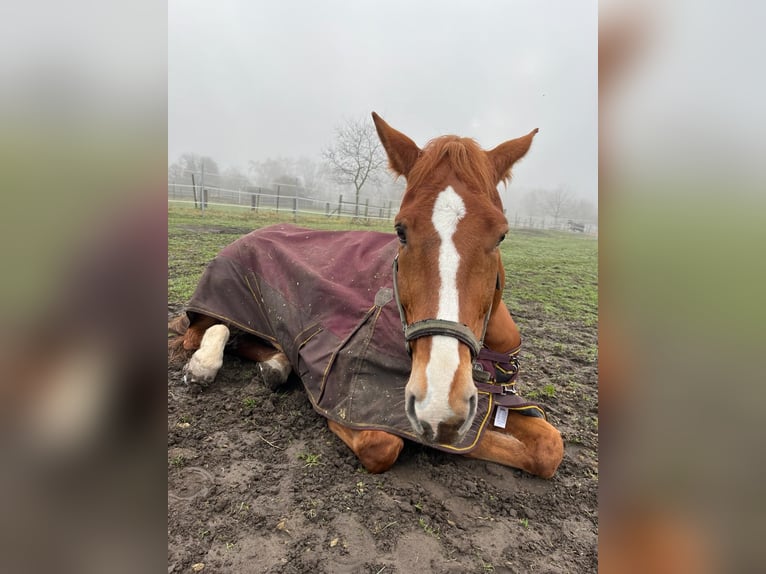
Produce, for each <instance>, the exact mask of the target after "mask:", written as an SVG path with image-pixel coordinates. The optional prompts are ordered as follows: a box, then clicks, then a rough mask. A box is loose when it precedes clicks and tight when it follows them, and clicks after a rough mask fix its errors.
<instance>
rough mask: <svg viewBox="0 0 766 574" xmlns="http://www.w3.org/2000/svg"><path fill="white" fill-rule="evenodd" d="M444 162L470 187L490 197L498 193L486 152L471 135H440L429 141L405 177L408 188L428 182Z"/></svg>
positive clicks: (418, 186)
mask: <svg viewBox="0 0 766 574" xmlns="http://www.w3.org/2000/svg"><path fill="white" fill-rule="evenodd" d="M445 162H446V164H447V166H448V168H449V169H450V170H451V171H452V173H453V174H454V175H455V177H457V179H459V180H460V181H462V182H463V183H464V184H465V185H467V186H468V187H469V188H471V189H473V190H475V191H478V192H482V193H486V194H488V195H489V196H490V197H493V196H494V194H496V193H497V181H496V180H495V177H496V175H495V171H494V168H493V166H492V163H491V162H490V160H489V158H488V157H487V153H486V152H485V151H484V150H483V149H482V148H481V147H480V146H479V144H478V143H476V141H475V140H473V139H470V138H461V137H458V136H442V137H440V138H436V139H434V140H431V141H430V142H428V144H427V145H426V147H425V148H424V149H423V153H422V154H421V156H420V158H419V159H418V161H417V162H416V163H415V165H414V167H413V168H412V171H411V172H410V175H409V177H408V188H410V189H418V188H420V187H422V186H423V185H425V184H427V183H428V180H429V178H431V177H432V176H433V174H434V173H435V171H436V170H437V169H438V168H439V167H440V166H441V165H443V164H444V163H445Z"/></svg>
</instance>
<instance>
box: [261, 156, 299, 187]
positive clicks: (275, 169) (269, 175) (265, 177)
mask: <svg viewBox="0 0 766 574" xmlns="http://www.w3.org/2000/svg"><path fill="white" fill-rule="evenodd" d="M249 171H250V173H251V174H253V177H254V178H255V181H256V182H257V183H258V185H260V186H263V187H265V186H268V185H274V184H280V183H282V184H286V185H293V186H295V185H298V183H299V180H298V175H297V174H296V169H295V161H294V160H293V159H291V158H286V157H278V158H276V159H274V158H266V159H265V160H262V161H251V162H250V167H249Z"/></svg>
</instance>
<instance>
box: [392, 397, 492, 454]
mask: <svg viewBox="0 0 766 574" xmlns="http://www.w3.org/2000/svg"><path fill="white" fill-rule="evenodd" d="M477 400H478V399H477V395H476V393H474V394H473V395H472V396H471V397H470V398H469V399H468V405H467V408H466V415H465V416H462V417H461V416H459V415H455V414H451V415H450V416H449V417H446V418H439V417H434V418H429V417H428V416H426V413H425V412H424V411H427V409H422V408H420V407H421V405H420V404H419V402H418V401H417V400H416V398H415V395H414V394H410V393H408V394H407V398H406V400H405V411H406V413H407V418H408V419H409V421H410V424H411V425H412V429H413V430H414V431H415V433H416V434H417V435H418V436H420V437H421V438H422V439H423V440H424V441H426V442H433V443H440V444H454V443H456V442H458V441H459V440H460V439H461V438H462V437H463V436H464V435H465V433H466V432H467V431H468V429H469V428H471V425H472V424H473V419H474V418H475V416H476V404H477Z"/></svg>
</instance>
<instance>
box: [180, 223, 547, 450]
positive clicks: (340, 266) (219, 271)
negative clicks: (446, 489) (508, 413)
mask: <svg viewBox="0 0 766 574" xmlns="http://www.w3.org/2000/svg"><path fill="white" fill-rule="evenodd" d="M397 248H398V240H397V238H396V236H395V235H393V234H388V233H378V232H371V231H340V232H339V231H317V230H310V229H303V228H300V227H296V226H293V225H288V224H283V225H274V226H271V227H266V228H263V229H259V230H256V231H253V232H251V233H249V234H248V235H245V236H244V237H242V238H240V239H238V240H237V241H235V242H234V243H232V244H230V245H229V246H227V247H225V248H224V249H223V250H222V251H221V252H220V253H219V254H218V256H217V257H216V258H215V259H214V260H213V261H211V262H210V263H209V264H208V266H207V268H206V270H205V272H204V274H203V276H202V278H201V280H200V282H199V284H198V285H197V288H196V290H195V292H194V295H193V296H192V298H191V300H190V302H189V304H188V306H187V308H186V312H187V315H188V318H189V319H190V320H192V319H193V318H194V315H195V313H202V314H205V315H209V316H212V317H216V318H218V319H220V320H221V321H222V322H224V323H225V324H227V325H229V326H230V327H233V328H235V329H241V330H242V331H244V332H247V333H250V334H252V335H255V336H257V337H259V338H261V339H263V340H265V341H268V342H269V343H271V344H272V345H274V346H275V347H276V348H278V349H280V350H281V351H283V352H284V353H285V354H286V355H287V357H288V358H289V360H290V363H291V365H292V367H293V370H294V372H295V373H296V374H297V375H298V376H299V377H300V379H301V381H302V382H303V385H304V387H305V389H306V391H307V393H308V396H309V399H310V400H311V404H312V405H313V407H314V409H315V410H316V411H317V412H319V413H320V414H321V415H323V416H324V417H326V418H328V419H332V420H335V421H337V422H338V423H340V424H342V425H345V426H348V427H351V428H354V429H375V430H383V431H387V432H390V433H393V434H396V435H399V436H401V437H403V438H406V439H409V440H413V441H416V442H421V443H423V444H428V445H429V446H432V447H435V448H438V449H441V450H444V451H447V452H457V453H467V452H470V451H471V450H473V449H474V448H475V447H476V445H477V444H478V441H479V439H480V437H481V435H482V433H483V432H484V430H485V428H486V427H487V426H488V425H489V424H495V423H496V420H495V419H493V418H491V417H496V416H498V414H497V412H496V411H497V409H498V408H499V409H501V411H502V409H511V410H516V411H518V412H521V413H523V414H528V415H531V416H542V417H544V416H545V413H544V411H543V410H542V408H541V407H540V406H538V405H536V404H534V403H529V402H526V401H524V400H523V399H522V398H521V397H519V396H518V394H517V393H516V392H515V387H514V384H515V378H516V374H517V372H518V361H517V359H516V355H517V353H518V349H515V350H514V351H513V352H512V353H509V354H500V353H495V352H493V351H491V350H489V349H486V348H485V349H483V350H482V353H481V354H480V355H479V357H478V359H477V361H476V362H475V363H474V373H475V377H474V378H475V382H476V385H477V389H478V399H479V400H478V406H477V414H476V418H475V419H474V423H473V426H472V428H471V429H470V430H469V431H468V432H467V433H466V434H465V436H464V437H463V438H462V439H461V440H460V442H459V443H457V444H436V443H426V442H424V441H423V440H421V438H420V437H419V436H418V435H417V434H415V432H414V431H413V430H412V428H411V426H410V423H409V420H408V419H407V416H406V414H405V410H404V387H405V385H406V384H407V380H408V378H409V374H410V368H411V360H410V357H409V355H408V354H407V352H406V350H405V342H404V333H403V328H402V323H401V319H400V316H399V312H398V308H397V305H396V302H395V300H394V297H393V278H392V273H393V271H392V262H393V259H394V256H395V255H396V253H397ZM501 414H502V413H501Z"/></svg>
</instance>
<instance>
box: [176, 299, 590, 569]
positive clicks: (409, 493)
mask: <svg viewBox="0 0 766 574" xmlns="http://www.w3.org/2000/svg"><path fill="white" fill-rule="evenodd" d="M179 310H180V308H179V307H178V306H173V307H172V308H170V309H169V314H171V313H176V312H178V311H179ZM517 322H518V324H519V326H520V328H521V329H522V333H523V334H524V345H525V346H524V351H522V355H521V357H522V376H521V377H520V383H519V384H520V390H521V391H522V394H525V393H532V394H539V396H537V397H536V400H538V401H541V402H542V403H543V404H545V406H546V407H547V410H548V414H549V418H550V420H551V422H553V424H554V425H556V426H557V427H558V428H559V429H560V430H561V431H562V434H563V437H564V441H565V443H566V454H565V458H564V461H563V462H562V464H561V466H560V468H559V470H558V473H557V474H556V476H555V477H554V478H553V479H551V480H542V479H539V478H536V477H533V476H530V475H528V474H526V473H525V472H522V471H519V470H515V469H512V468H506V467H503V466H500V465H496V464H493V463H487V462H482V461H475V460H470V459H466V458H463V457H459V456H455V455H450V454H446V453H442V452H439V451H436V450H433V449H429V448H427V447H424V446H421V445H418V444H414V443H409V442H407V443H406V444H405V448H404V450H403V451H402V453H401V456H400V458H399V460H398V462H397V464H396V465H395V466H394V468H393V469H392V470H390V471H388V472H387V473H384V474H382V475H371V474H369V473H367V472H366V471H365V470H364V469H363V468H362V467H361V466H360V464H359V463H358V462H357V460H356V458H355V457H354V455H353V453H352V452H351V451H350V450H349V449H348V448H347V447H346V446H345V445H344V444H343V443H342V442H341V441H340V440H339V439H338V438H337V437H335V435H333V434H332V433H331V432H330V431H329V429H328V428H327V425H326V422H325V420H324V419H323V418H321V417H320V416H319V415H318V414H316V413H315V412H314V411H313V410H312V408H311V406H310V404H309V402H308V400H307V398H306V396H305V393H304V391H303V389H302V387H301V385H300V382H299V381H298V380H297V379H294V380H291V381H290V382H289V383H288V384H287V385H286V387H283V388H282V389H280V390H279V391H277V392H272V391H270V390H268V389H267V388H266V387H265V386H264V385H263V384H262V382H261V381H260V380H258V378H257V370H256V368H255V366H254V364H252V363H248V362H246V361H242V360H240V359H239V358H237V357H233V356H227V357H226V360H225V361H224V367H223V368H222V370H221V372H220V373H219V375H218V378H217V379H216V381H215V382H214V383H213V384H212V385H210V386H209V387H207V388H204V389H203V388H198V387H197V388H192V387H189V386H187V385H185V384H184V383H183V382H182V375H181V373H180V372H179V371H177V370H173V369H170V370H169V371H168V572H193V571H202V572H243V573H244V572H253V573H256V572H258V573H260V572H269V573H272V572H273V573H277V572H280V573H298V572H315V573H316V572H328V573H329V572H332V573H344V572H348V573H357V572H361V573H366V572H369V573H373V574H383V573H386V574H392V573H409V572H444V573H450V572H455V573H458V572H496V573H500V572H508V573H511V572H537V573H551V574H552V573H579V572H594V571H596V568H597V531H598V514H597V487H598V459H597V453H598V451H597V434H598V400H597V386H596V374H597V373H596V366H595V357H588V356H587V353H584V352H583V349H586V348H593V347H594V346H595V340H596V332H595V328H593V329H585V328H583V327H582V326H578V325H566V324H557V325H551V324H550V323H549V322H544V321H541V320H538V319H536V318H535V317H517ZM550 395H552V396H550ZM202 564H204V567H201V566H200V565H202ZM195 568H196V569H197V570H195ZM200 568H201V570H200Z"/></svg>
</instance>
